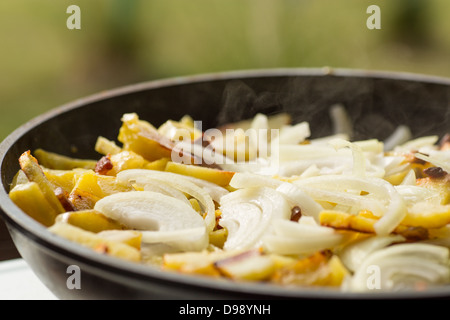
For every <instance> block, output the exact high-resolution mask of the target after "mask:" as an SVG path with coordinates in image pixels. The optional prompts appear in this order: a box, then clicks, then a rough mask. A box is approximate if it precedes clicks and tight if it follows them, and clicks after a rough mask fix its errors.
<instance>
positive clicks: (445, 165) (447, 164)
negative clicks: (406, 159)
mask: <svg viewBox="0 0 450 320" xmlns="http://www.w3.org/2000/svg"><path fill="white" fill-rule="evenodd" d="M439 155H446V156H447V157H445V158H444V157H440V156H439ZM414 156H415V157H416V158H417V159H421V160H424V161H427V162H429V163H431V164H433V165H435V166H437V167H441V168H442V169H443V170H445V171H446V172H448V173H450V152H447V151H436V152H431V153H430V155H429V156H427V155H424V154H422V153H415V154H414Z"/></svg>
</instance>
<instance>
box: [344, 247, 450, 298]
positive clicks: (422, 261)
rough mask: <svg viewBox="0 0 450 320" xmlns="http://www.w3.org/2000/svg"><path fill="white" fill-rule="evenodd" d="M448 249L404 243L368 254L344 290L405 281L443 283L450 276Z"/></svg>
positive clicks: (392, 285)
mask: <svg viewBox="0 0 450 320" xmlns="http://www.w3.org/2000/svg"><path fill="white" fill-rule="evenodd" d="M448 259H449V250H448V249H447V248H444V247H441V246H436V245H432V244H425V243H403V244H397V245H393V246H389V247H386V248H382V249H379V250H376V251H374V252H373V253H371V254H370V255H369V256H368V257H367V258H366V259H365V260H364V262H363V263H362V264H361V265H360V266H359V268H357V270H356V272H355V273H354V275H353V276H352V278H351V279H350V281H349V282H348V283H346V284H345V286H346V288H345V289H346V290H351V291H369V290H373V289H380V290H382V291H384V290H393V289H396V288H397V287H398V286H399V284H402V283H406V284H407V283H408V282H405V280H407V281H410V282H414V281H425V282H428V283H443V282H447V281H448V280H449V278H450V269H449V266H448Z"/></svg>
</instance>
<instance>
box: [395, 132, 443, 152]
mask: <svg viewBox="0 0 450 320" xmlns="http://www.w3.org/2000/svg"><path fill="white" fill-rule="evenodd" d="M438 140H439V137H438V136H436V135H432V136H424V137H419V138H416V139H412V140H409V141H407V142H405V143H404V144H402V145H399V146H397V147H395V148H394V151H400V152H402V151H403V152H405V151H406V152H409V151H412V150H419V151H420V149H421V148H424V147H430V146H434V145H435V144H436V142H438Z"/></svg>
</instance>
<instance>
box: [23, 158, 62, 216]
mask: <svg viewBox="0 0 450 320" xmlns="http://www.w3.org/2000/svg"><path fill="white" fill-rule="evenodd" d="M19 164H20V168H21V169H22V171H23V172H24V173H25V175H26V176H27V178H28V180H29V181H33V182H36V184H37V185H38V186H39V188H40V189H41V191H42V193H43V194H44V196H45V198H46V199H47V201H48V203H49V204H50V206H51V207H52V210H53V211H54V212H57V213H63V212H65V211H66V210H65V209H64V207H63V205H62V204H61V202H60V201H59V199H58V197H57V196H56V195H55V189H56V187H55V186H54V185H53V184H52V183H51V182H50V181H49V180H48V179H47V177H46V176H45V173H44V171H43V170H42V168H41V166H40V165H39V163H38V161H37V159H36V158H35V157H33V156H32V155H31V153H30V151H26V152H24V153H22V155H21V156H20V158H19Z"/></svg>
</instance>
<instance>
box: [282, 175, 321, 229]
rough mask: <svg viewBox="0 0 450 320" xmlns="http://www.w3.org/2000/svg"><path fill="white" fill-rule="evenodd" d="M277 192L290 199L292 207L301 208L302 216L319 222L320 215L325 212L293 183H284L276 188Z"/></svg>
mask: <svg viewBox="0 0 450 320" xmlns="http://www.w3.org/2000/svg"><path fill="white" fill-rule="evenodd" d="M276 191H278V192H280V193H281V194H283V195H284V196H285V197H286V198H287V199H288V201H289V202H290V205H291V207H295V206H298V207H300V208H301V210H302V214H305V215H307V216H311V217H313V218H314V219H315V220H316V221H319V214H320V212H321V211H322V210H323V208H322V206H321V205H320V204H319V203H317V202H316V201H315V200H314V199H313V198H312V197H311V196H309V195H308V193H306V192H305V191H303V190H302V189H301V188H299V187H297V186H296V185H294V184H292V183H289V182H284V183H282V184H280V185H279V186H278V187H277V188H276Z"/></svg>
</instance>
